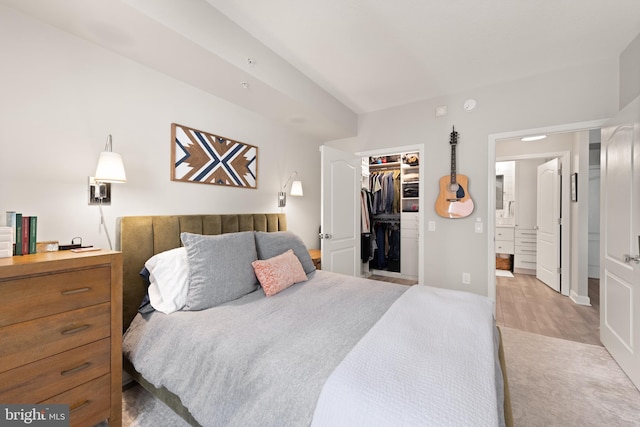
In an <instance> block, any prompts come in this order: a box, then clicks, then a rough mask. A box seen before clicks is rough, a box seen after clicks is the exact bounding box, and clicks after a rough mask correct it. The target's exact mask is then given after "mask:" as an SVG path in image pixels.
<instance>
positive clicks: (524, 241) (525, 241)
mask: <svg viewBox="0 0 640 427" xmlns="http://www.w3.org/2000/svg"><path fill="white" fill-rule="evenodd" d="M520 243H536V242H535V241H534V242H532V241H529V240H521V241H520Z"/></svg>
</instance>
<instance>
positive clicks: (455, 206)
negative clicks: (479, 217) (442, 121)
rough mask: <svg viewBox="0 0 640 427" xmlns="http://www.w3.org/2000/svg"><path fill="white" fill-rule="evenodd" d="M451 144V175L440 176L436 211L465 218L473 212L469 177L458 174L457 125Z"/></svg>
mask: <svg viewBox="0 0 640 427" xmlns="http://www.w3.org/2000/svg"><path fill="white" fill-rule="evenodd" d="M449 144H451V175H445V176H443V177H442V178H440V193H439V194H438V199H437V200H436V213H437V214H438V215H440V216H442V217H445V218H465V217H467V216H469V215H471V212H473V207H474V205H473V200H471V196H470V195H469V191H468V190H469V178H467V177H466V176H465V175H459V174H456V146H457V145H458V132H456V128H455V126H454V127H453V130H452V131H451V135H450V138H449Z"/></svg>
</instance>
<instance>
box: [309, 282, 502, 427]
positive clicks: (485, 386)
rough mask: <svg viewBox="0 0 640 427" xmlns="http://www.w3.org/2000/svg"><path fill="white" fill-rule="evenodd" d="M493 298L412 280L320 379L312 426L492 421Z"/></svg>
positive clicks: (495, 419)
mask: <svg viewBox="0 0 640 427" xmlns="http://www.w3.org/2000/svg"><path fill="white" fill-rule="evenodd" d="M494 330H495V326H494V321H493V303H492V302H491V301H490V300H489V299H487V298H484V297H480V296H477V295H474V294H470V293H466V292H456V291H450V290H444V289H438V288H430V287H427V286H413V287H412V288H411V289H410V290H408V291H407V292H406V293H404V294H403V295H402V296H401V297H400V298H399V299H398V300H397V301H396V302H395V303H394V304H393V305H392V306H391V307H390V308H389V310H388V311H387V312H386V313H385V314H384V316H383V317H382V318H381V319H380V321H378V322H377V323H376V324H375V325H374V326H373V328H372V329H371V330H370V331H369V332H368V333H367V334H366V335H365V336H364V337H363V338H362V340H361V341H360V342H359V343H358V344H357V345H356V346H355V347H354V348H353V350H352V351H351V352H350V353H349V354H348V355H347V357H346V358H345V359H344V360H343V361H342V362H341V363H340V364H339V365H338V367H337V368H336V369H335V371H334V372H333V373H332V374H331V375H330V377H329V379H328V380H327V382H326V383H325V385H324V387H323V389H322V392H321V394H320V398H319V400H318V404H317V406H316V410H315V414H314V417H313V424H312V425H313V426H316V427H324V426H331V427H336V426H349V427H352V426H367V427H370V426H474V427H478V426H497V425H499V423H500V418H501V417H500V414H499V413H498V408H499V404H498V402H497V396H496V376H495V349H494V344H493V343H494V340H493V337H494Z"/></svg>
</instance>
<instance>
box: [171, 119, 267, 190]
mask: <svg viewBox="0 0 640 427" xmlns="http://www.w3.org/2000/svg"><path fill="white" fill-rule="evenodd" d="M171 180H172V181H182V182H195V183H199V184H213V185H226V186H230V187H241V188H257V187H258V147H256V146H254V145H249V144H245V143H244V142H239V141H234V140H232V139H229V138H225V137H222V136H218V135H214V134H212V133H208V132H203V131H200V130H197V129H192V128H190V127H187V126H183V125H179V124H176V123H172V124H171Z"/></svg>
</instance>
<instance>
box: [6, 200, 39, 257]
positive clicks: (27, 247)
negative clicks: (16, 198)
mask: <svg viewBox="0 0 640 427" xmlns="http://www.w3.org/2000/svg"><path fill="white" fill-rule="evenodd" d="M7 227H11V230H12V235H13V236H14V239H13V255H27V254H35V253H36V236H37V230H38V217H37V216H27V215H22V214H21V213H17V212H14V211H7Z"/></svg>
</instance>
